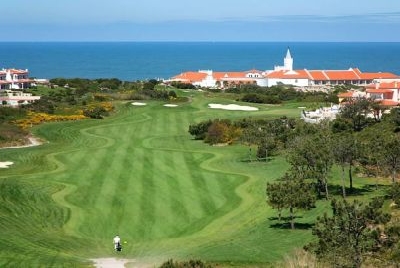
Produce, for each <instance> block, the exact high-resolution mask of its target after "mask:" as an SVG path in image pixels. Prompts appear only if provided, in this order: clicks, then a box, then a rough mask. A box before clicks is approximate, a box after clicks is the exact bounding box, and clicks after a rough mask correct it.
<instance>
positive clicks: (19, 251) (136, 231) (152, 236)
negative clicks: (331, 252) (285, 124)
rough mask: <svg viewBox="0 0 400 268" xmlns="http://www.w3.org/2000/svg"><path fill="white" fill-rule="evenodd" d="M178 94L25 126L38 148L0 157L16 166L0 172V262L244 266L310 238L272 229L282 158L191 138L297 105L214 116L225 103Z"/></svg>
mask: <svg viewBox="0 0 400 268" xmlns="http://www.w3.org/2000/svg"><path fill="white" fill-rule="evenodd" d="M181 94H185V93H181ZM186 94H187V95H188V96H189V94H191V95H192V97H193V98H191V101H190V102H187V103H178V105H177V106H176V107H165V106H164V104H165V103H164V102H157V101H148V102H147V103H146V104H147V105H141V106H134V105H131V103H115V106H116V107H117V109H116V112H115V113H114V114H113V115H111V116H110V117H108V118H106V119H103V120H82V121H78V122H59V123H48V124H42V125H40V126H37V127H34V128H33V129H32V131H33V133H34V134H35V135H36V136H38V137H40V138H41V139H43V140H44V141H45V142H44V143H43V144H42V145H40V146H36V147H29V148H16V149H2V150H0V161H11V162H13V163H14V164H13V165H11V166H10V167H9V168H4V169H0V191H1V197H0V198H1V208H0V233H1V235H0V267H93V262H92V261H90V259H93V258H115V257H116V258H126V259H135V260H137V262H140V263H148V264H151V265H153V266H152V267H154V265H156V264H160V263H162V262H163V261H165V260H167V259H170V258H174V259H193V258H196V259H202V260H205V261H212V262H219V263H225V264H226V263H227V264H232V265H237V266H247V265H248V266H250V265H252V264H267V263H273V262H275V261H278V260H280V259H281V258H282V257H283V256H284V255H286V254H288V253H290V252H291V251H292V250H293V249H294V248H297V247H301V246H302V245H304V244H305V243H306V242H307V241H310V239H312V237H311V231H310V230H305V229H304V230H301V229H299V230H293V231H292V230H288V229H286V228H279V227H276V220H274V219H273V217H275V216H276V212H275V211H273V210H272V209H271V208H269V207H268V206H267V204H266V201H265V200H266V197H265V185H266V182H267V181H272V180H275V179H276V178H278V177H280V176H282V175H283V174H284V172H285V170H286V168H287V164H286V163H285V161H283V159H282V158H279V157H277V158H275V159H272V160H271V161H270V162H268V163H261V162H256V161H254V162H249V161H245V160H247V159H248V152H249V147H246V146H244V145H240V144H234V145H230V146H209V145H207V144H205V143H203V142H202V141H195V140H193V138H192V137H191V136H190V135H189V133H188V127H189V125H190V124H191V123H195V122H200V121H201V120H205V119H214V118H230V119H235V118H236V119H238V118H249V117H253V118H254V117H263V118H268V117H277V116H281V115H287V116H292V117H295V116H296V117H298V113H299V110H298V109H297V108H290V107H288V108H285V107H283V106H282V107H280V106H277V107H273V106H262V105H258V106H257V105H256V106H257V107H258V108H259V110H258V111H251V112H247V111H225V110H216V109H209V108H208V107H207V105H208V103H210V102H213V103H222V102H224V103H225V104H227V103H229V102H228V100H224V99H211V98H208V97H206V96H205V95H203V93H199V92H197V93H186ZM239 104H240V103H239ZM244 105H246V104H244ZM254 150H255V148H254ZM254 150H253V152H254ZM317 209H318V208H317ZM314 212H315V210H314ZM299 215H300V214H299ZM314 217H315V216H314V215H313V213H312V212H307V213H303V214H301V218H299V219H298V222H304V223H307V222H311V221H312V219H314ZM116 234H119V235H120V237H121V240H122V241H124V243H123V250H122V252H120V253H118V254H117V253H116V252H114V250H113V244H112V238H113V237H114V236H115V235H116ZM130 265H131V264H128V265H127V267H136V266H135V265H134V264H132V266H130Z"/></svg>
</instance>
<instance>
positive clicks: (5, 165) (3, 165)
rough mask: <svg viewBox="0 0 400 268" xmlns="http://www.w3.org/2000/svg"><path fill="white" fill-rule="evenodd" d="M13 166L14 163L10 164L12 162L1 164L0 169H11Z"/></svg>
mask: <svg viewBox="0 0 400 268" xmlns="http://www.w3.org/2000/svg"><path fill="white" fill-rule="evenodd" d="M12 164H14V163H13V162H10V161H7V162H0V168H9V166H11V165H12Z"/></svg>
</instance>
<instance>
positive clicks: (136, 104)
mask: <svg viewBox="0 0 400 268" xmlns="http://www.w3.org/2000/svg"><path fill="white" fill-rule="evenodd" d="M132 105H135V106H145V105H147V103H143V102H132Z"/></svg>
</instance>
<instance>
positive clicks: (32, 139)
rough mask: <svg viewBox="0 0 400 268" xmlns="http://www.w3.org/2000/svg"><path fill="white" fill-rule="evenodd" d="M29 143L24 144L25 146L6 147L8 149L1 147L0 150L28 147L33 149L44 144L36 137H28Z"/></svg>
mask: <svg viewBox="0 0 400 268" xmlns="http://www.w3.org/2000/svg"><path fill="white" fill-rule="evenodd" d="M28 141H29V143H27V144H23V145H17V146H6V147H1V148H0V149H14V148H26V147H33V146H38V145H41V144H43V142H42V141H41V140H39V139H37V138H35V137H32V136H30V137H28Z"/></svg>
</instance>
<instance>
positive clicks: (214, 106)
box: [208, 103, 258, 111]
mask: <svg viewBox="0 0 400 268" xmlns="http://www.w3.org/2000/svg"><path fill="white" fill-rule="evenodd" d="M208 107H209V108H211V109H223V110H230V111H258V108H257V107H251V106H242V105H237V104H216V103H210V104H208Z"/></svg>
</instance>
